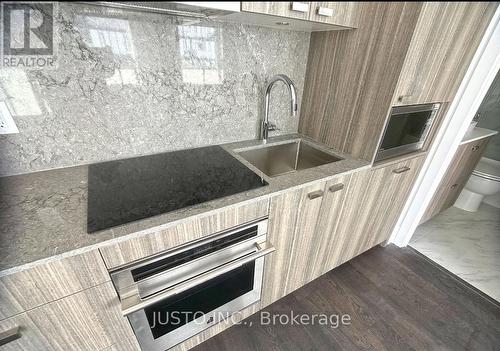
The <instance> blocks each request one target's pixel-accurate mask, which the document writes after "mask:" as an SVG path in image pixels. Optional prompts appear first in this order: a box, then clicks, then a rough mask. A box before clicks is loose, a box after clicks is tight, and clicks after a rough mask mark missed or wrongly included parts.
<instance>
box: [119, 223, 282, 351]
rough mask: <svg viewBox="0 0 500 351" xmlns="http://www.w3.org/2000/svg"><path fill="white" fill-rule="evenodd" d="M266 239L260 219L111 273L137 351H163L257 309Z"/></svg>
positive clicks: (268, 248) (267, 245)
mask: <svg viewBox="0 0 500 351" xmlns="http://www.w3.org/2000/svg"><path fill="white" fill-rule="evenodd" d="M266 238H267V218H264V219H260V220H257V221H254V222H250V223H246V224H244V225H241V226H238V227H235V228H231V229H229V230H226V231H223V232H219V233H215V234H212V235H209V236H207V237H203V238H202V239H199V240H197V241H194V242H190V243H188V244H186V245H183V246H180V247H177V248H175V249H172V250H167V251H165V252H161V253H159V254H157V255H154V256H151V257H147V258H144V259H142V260H139V261H135V262H132V263H130V264H127V265H124V266H121V267H117V268H115V269H113V270H112V271H111V272H110V273H111V279H112V281H113V283H114V285H115V288H116V290H117V292H118V295H119V297H120V300H121V305H122V312H123V315H124V316H126V317H127V318H128V320H129V322H130V324H131V326H132V329H133V330H134V333H135V335H136V337H137V340H138V341H139V344H140V345H141V348H142V349H143V350H148V351H164V350H166V349H169V348H171V347H173V346H175V345H177V344H179V343H180V342H182V341H184V340H186V339H189V338H190V337H192V336H194V335H196V334H197V333H199V332H201V331H203V330H204V329H206V328H208V327H210V326H212V325H215V324H217V323H219V322H222V321H223V320H225V319H227V320H231V319H232V316H233V315H234V314H235V313H237V312H239V311H241V310H242V309H244V308H246V307H248V306H250V305H252V304H255V303H257V302H258V301H259V300H260V295H261V289H262V278H263V268H264V257H265V256H266V255H268V254H270V253H271V252H273V251H274V247H273V246H272V245H271V244H270V243H269V242H267V240H266Z"/></svg>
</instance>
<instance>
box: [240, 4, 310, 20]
mask: <svg viewBox="0 0 500 351" xmlns="http://www.w3.org/2000/svg"><path fill="white" fill-rule="evenodd" d="M241 11H244V12H255V13H263V14H266V15H274V16H280V17H288V18H296V19H302V20H308V19H309V17H310V12H311V3H310V2H308V1H306V2H304V1H243V2H242V3H241Z"/></svg>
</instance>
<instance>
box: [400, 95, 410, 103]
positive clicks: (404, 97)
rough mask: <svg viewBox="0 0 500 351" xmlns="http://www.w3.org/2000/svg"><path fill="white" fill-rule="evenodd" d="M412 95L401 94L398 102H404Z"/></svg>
mask: <svg viewBox="0 0 500 351" xmlns="http://www.w3.org/2000/svg"><path fill="white" fill-rule="evenodd" d="M409 97H411V95H399V96H398V102H403V100H404V99H406V98H409Z"/></svg>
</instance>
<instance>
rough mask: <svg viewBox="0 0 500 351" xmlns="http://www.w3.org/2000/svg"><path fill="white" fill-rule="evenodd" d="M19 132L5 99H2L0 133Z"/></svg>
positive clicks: (0, 105)
mask: <svg viewBox="0 0 500 351" xmlns="http://www.w3.org/2000/svg"><path fill="white" fill-rule="evenodd" d="M14 133H19V129H17V126H16V122H14V119H13V118H12V115H11V113H10V111H9V108H8V107H7V104H6V103H5V101H0V134H14Z"/></svg>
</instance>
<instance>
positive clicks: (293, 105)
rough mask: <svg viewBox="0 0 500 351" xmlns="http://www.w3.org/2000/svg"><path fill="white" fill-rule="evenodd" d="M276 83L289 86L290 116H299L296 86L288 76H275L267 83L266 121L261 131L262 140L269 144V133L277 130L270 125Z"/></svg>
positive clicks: (264, 120) (263, 122)
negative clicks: (273, 89) (271, 103)
mask: <svg viewBox="0 0 500 351" xmlns="http://www.w3.org/2000/svg"><path fill="white" fill-rule="evenodd" d="M276 82H283V83H285V85H286V86H287V88H288V93H289V94H290V115H291V116H297V110H298V105H297V90H296V88H295V85H294V84H293V82H292V80H291V79H290V78H289V77H288V76H286V75H284V74H277V75H275V76H274V77H272V78H271V79H270V80H269V83H267V87H266V97H265V101H264V119H263V120H262V123H261V130H260V138H261V139H262V140H263V142H264V143H266V142H267V137H268V134H269V131H270V130H275V129H276V126H274V125H272V124H270V123H269V105H270V100H271V90H272V88H273V86H274V83H276Z"/></svg>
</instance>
